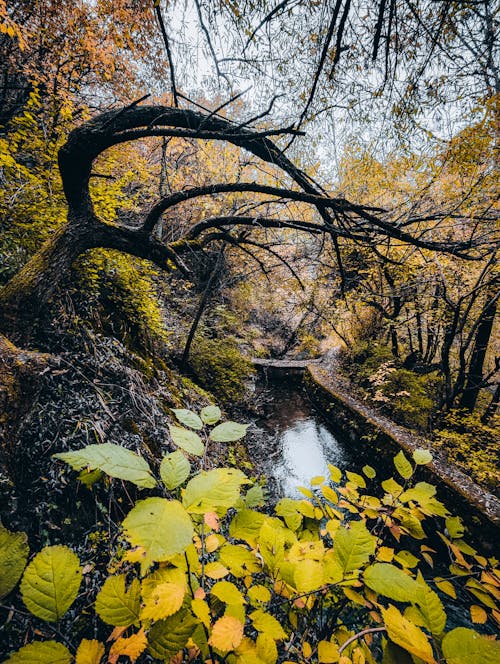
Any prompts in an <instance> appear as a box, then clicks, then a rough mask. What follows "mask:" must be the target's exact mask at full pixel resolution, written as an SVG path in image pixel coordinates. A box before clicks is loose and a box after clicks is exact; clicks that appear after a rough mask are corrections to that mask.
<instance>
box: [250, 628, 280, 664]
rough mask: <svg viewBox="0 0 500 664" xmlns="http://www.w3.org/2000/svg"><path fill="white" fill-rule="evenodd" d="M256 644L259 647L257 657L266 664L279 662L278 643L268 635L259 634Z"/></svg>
mask: <svg viewBox="0 0 500 664" xmlns="http://www.w3.org/2000/svg"><path fill="white" fill-rule="evenodd" d="M255 644H256V646H257V655H258V656H259V659H261V660H262V661H263V662H264V663H265V664H275V662H277V661H278V649H277V647H276V643H275V642H274V639H273V638H272V637H270V636H269V635H268V634H259V636H258V637H257V641H256V642H255Z"/></svg>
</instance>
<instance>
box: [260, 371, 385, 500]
mask: <svg viewBox="0 0 500 664" xmlns="http://www.w3.org/2000/svg"><path fill="white" fill-rule="evenodd" d="M263 393H264V397H265V401H266V411H267V413H268V415H267V417H266V418H264V419H261V420H259V421H258V422H257V424H258V426H259V427H261V428H263V429H264V430H265V431H267V432H268V434H270V435H271V436H272V437H273V439H272V440H273V442H272V445H271V447H270V450H269V455H267V458H266V455H264V458H263V460H262V465H263V466H264V467H263V470H264V472H265V474H266V475H267V476H268V477H271V478H272V480H273V484H274V489H275V491H276V493H277V494H278V495H281V496H283V495H285V496H289V497H298V496H301V494H300V492H299V491H298V490H297V486H307V487H308V486H309V482H310V480H311V478H312V477H316V476H318V475H323V476H324V477H325V479H328V478H329V470H328V464H329V463H330V464H333V465H335V466H338V467H339V468H340V469H341V470H353V471H355V472H360V471H361V468H362V467H363V466H364V465H365V464H367V463H368V464H370V465H373V466H374V467H380V466H381V465H382V464H383V461H382V460H377V459H373V458H372V459H369V458H367V456H368V455H367V451H366V449H360V448H359V447H358V446H356V445H353V444H352V443H351V442H348V441H345V440H343V439H342V438H339V437H337V436H336V435H334V434H333V433H332V430H331V428H330V427H329V426H328V425H327V424H326V423H324V422H323V420H322V418H321V415H320V414H319V412H318V411H316V410H315V408H314V406H313V405H312V404H311V402H310V401H309V400H308V398H307V396H306V395H305V394H304V391H303V389H302V387H301V383H300V381H299V380H296V379H295V380H293V379H292V380H286V381H285V380H283V381H279V382H278V381H275V382H273V383H270V384H269V385H268V386H267V388H263ZM385 465H387V462H385ZM390 472H391V471H390V470H389V469H388V473H389V474H390Z"/></svg>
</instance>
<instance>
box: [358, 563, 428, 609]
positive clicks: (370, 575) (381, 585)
mask: <svg viewBox="0 0 500 664" xmlns="http://www.w3.org/2000/svg"><path fill="white" fill-rule="evenodd" d="M363 578H364V581H365V584H366V585H367V586H368V588H371V589H372V590H374V591H375V592H376V593H377V594H378V595H384V597H389V598H390V599H394V600H396V601H397V602H412V601H415V599H416V597H417V594H418V592H419V590H420V588H421V586H420V584H419V583H418V582H417V581H415V579H412V578H411V576H408V574H405V572H403V570H401V569H399V568H398V567H395V566H394V565H390V564H388V563H375V564H374V565H370V567H368V568H367V569H366V570H365V572H364V575H363Z"/></svg>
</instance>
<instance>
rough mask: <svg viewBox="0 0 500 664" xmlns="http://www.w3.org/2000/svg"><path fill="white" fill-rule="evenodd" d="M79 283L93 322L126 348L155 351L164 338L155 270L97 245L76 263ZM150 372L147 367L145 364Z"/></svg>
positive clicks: (141, 262)
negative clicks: (97, 247) (98, 247)
mask: <svg viewBox="0 0 500 664" xmlns="http://www.w3.org/2000/svg"><path fill="white" fill-rule="evenodd" d="M75 271H76V274H77V278H78V282H79V286H80V288H81V289H82V291H83V292H84V293H85V294H86V296H87V297H88V298H89V300H88V302H87V304H88V305H89V306H90V309H91V310H92V314H93V315H92V319H93V322H94V323H95V324H96V325H97V327H99V328H100V329H101V330H102V331H104V332H106V333H109V334H112V335H113V336H115V337H117V338H118V339H120V340H121V341H122V342H123V343H125V344H126V345H127V346H128V347H129V348H131V349H133V350H136V351H138V352H141V351H146V352H147V353H148V354H152V355H155V354H156V350H157V349H158V347H161V346H163V345H165V344H166V343H167V342H168V334H167V332H166V330H165V327H164V325H163V314H162V311H161V307H160V304H159V301H158V294H157V292H156V289H155V285H154V283H153V277H154V276H155V275H156V274H157V272H156V270H154V269H153V268H152V267H151V266H149V265H148V264H147V263H146V262H145V261H140V260H139V259H136V258H133V257H131V256H127V255H125V254H122V253H120V252H118V251H114V250H110V249H97V250H94V251H92V252H89V253H87V254H86V255H85V256H83V257H81V258H80V259H79V260H78V261H77V263H76V265H75ZM146 373H147V374H150V373H151V371H150V367H147V372H146Z"/></svg>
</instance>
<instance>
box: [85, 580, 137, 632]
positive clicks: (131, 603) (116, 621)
mask: <svg viewBox="0 0 500 664" xmlns="http://www.w3.org/2000/svg"><path fill="white" fill-rule="evenodd" d="M125 580H126V575H125V574H117V575H114V576H108V578H107V579H106V581H105V582H104V585H103V587H102V588H101V590H100V591H99V593H98V595H97V597H96V600H95V610H96V613H97V614H98V615H99V616H100V617H101V618H102V619H103V620H104V622H106V623H108V625H113V626H114V627H128V626H129V625H133V624H134V623H136V622H137V620H138V618H139V611H140V606H141V584H140V582H139V580H138V579H133V580H132V583H131V584H130V586H129V588H128V590H126V589H125Z"/></svg>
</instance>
